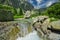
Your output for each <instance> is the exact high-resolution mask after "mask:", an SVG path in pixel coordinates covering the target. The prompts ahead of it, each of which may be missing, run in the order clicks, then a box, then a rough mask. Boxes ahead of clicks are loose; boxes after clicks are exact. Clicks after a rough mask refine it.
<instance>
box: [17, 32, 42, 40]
mask: <svg viewBox="0 0 60 40" xmlns="http://www.w3.org/2000/svg"><path fill="white" fill-rule="evenodd" d="M16 40H41V39H40V38H39V36H38V35H37V32H36V31H33V32H31V33H29V34H28V35H26V36H24V37H18V38H17V39H16Z"/></svg>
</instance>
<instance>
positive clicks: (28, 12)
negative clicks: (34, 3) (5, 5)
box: [24, 11, 31, 19]
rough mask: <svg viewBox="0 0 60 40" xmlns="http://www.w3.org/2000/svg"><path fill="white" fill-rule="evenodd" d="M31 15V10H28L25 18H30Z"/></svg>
mask: <svg viewBox="0 0 60 40" xmlns="http://www.w3.org/2000/svg"><path fill="white" fill-rule="evenodd" d="M30 16H31V13H30V11H26V13H25V15H24V18H26V19H28V18H30Z"/></svg>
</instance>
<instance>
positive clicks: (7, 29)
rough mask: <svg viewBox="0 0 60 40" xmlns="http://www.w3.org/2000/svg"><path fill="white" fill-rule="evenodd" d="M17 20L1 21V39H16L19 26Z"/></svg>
mask: <svg viewBox="0 0 60 40" xmlns="http://www.w3.org/2000/svg"><path fill="white" fill-rule="evenodd" d="M14 24H16V23H15V22H0V40H15V39H16V37H17V34H18V33H19V31H20V30H19V28H18V27H17V25H14Z"/></svg>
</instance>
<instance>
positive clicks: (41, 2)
mask: <svg viewBox="0 0 60 40" xmlns="http://www.w3.org/2000/svg"><path fill="white" fill-rule="evenodd" d="M57 1H58V0H28V2H29V3H31V4H32V5H33V6H34V8H36V9H39V8H45V7H49V6H51V5H52V4H53V3H55V2H57Z"/></svg>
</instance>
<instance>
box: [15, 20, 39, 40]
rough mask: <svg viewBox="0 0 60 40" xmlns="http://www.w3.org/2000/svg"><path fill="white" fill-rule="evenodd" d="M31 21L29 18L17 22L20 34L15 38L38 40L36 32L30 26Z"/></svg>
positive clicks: (18, 39) (19, 39)
mask: <svg viewBox="0 0 60 40" xmlns="http://www.w3.org/2000/svg"><path fill="white" fill-rule="evenodd" d="M29 22H30V23H29ZM31 22H32V21H31V20H22V21H21V22H20V23H19V26H20V34H21V36H18V38H17V39H16V40H40V38H39V36H38V35H37V32H36V31H35V30H33V28H32V26H31Z"/></svg>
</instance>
